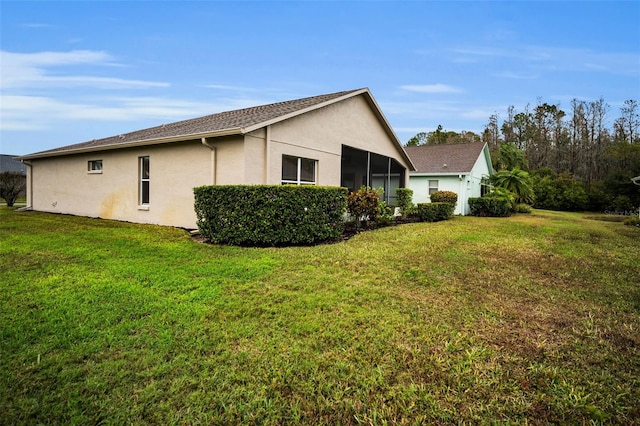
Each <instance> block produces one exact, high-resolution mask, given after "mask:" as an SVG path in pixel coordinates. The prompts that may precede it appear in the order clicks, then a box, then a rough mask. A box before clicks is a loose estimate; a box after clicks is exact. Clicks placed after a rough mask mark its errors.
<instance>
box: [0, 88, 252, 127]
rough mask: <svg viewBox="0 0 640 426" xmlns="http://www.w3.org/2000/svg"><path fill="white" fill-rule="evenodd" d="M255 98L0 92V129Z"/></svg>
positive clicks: (204, 110)
mask: <svg viewBox="0 0 640 426" xmlns="http://www.w3.org/2000/svg"><path fill="white" fill-rule="evenodd" d="M257 104H259V102H257V103H256V100H255V99H251V100H246V99H243V100H237V99H220V100H218V101H217V102H215V103H207V102H194V101H189V100H182V99H173V98H172V99H169V98H164V97H155V96H148V97H107V98H101V99H100V100H99V102H96V101H95V100H94V99H91V100H87V99H77V100H74V101H70V100H64V99H63V100H58V99H54V98H50V97H44V96H25V95H2V96H1V97H0V115H1V116H2V120H1V121H0V129H2V130H32V131H34V130H35V131H39V130H45V129H48V128H51V127H54V126H59V125H60V122H70V123H71V122H74V121H75V122H79V121H96V122H135V121H140V122H144V121H148V120H161V121H166V122H171V121H176V120H181V119H186V118H191V117H198V116H203V115H208V114H213V113H216V112H221V111H228V110H233V109H238V108H244V107H248V106H252V105H257Z"/></svg>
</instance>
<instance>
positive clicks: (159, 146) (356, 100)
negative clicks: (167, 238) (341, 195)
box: [20, 88, 414, 228]
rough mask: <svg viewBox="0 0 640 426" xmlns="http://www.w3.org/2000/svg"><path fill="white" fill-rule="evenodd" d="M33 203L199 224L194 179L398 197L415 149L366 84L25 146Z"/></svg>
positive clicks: (57, 209) (110, 216) (125, 218)
mask: <svg viewBox="0 0 640 426" xmlns="http://www.w3.org/2000/svg"><path fill="white" fill-rule="evenodd" d="M20 159H21V160H22V161H23V162H24V163H25V164H26V165H27V166H28V168H27V205H28V207H30V208H32V209H33V210H39V211H45V212H56V213H67V214H74V215H81V216H89V217H100V218H105V219H116V220H123V221H130V222H138V223H154V224H161V225H170V226H178V227H184V228H195V227H196V215H195V212H194V206H193V204H194V196H193V188H194V187H196V186H201V185H223V184H309V185H327V186H345V187H348V188H349V189H350V190H353V189H357V188H359V187H360V186H361V185H368V186H375V187H380V186H382V187H383V188H385V198H386V199H387V200H388V201H389V202H390V203H393V201H394V199H395V188H398V187H405V186H406V185H407V184H408V172H409V171H411V170H414V168H413V165H412V163H411V161H410V160H409V157H408V156H407V154H406V152H405V151H404V149H403V148H402V145H401V143H400V141H399V140H398V138H397V137H396V135H395V133H394V132H393V130H392V128H391V126H390V125H389V123H388V122H387V120H386V118H385V117H384V114H383V113H382V111H381V110H380V107H379V106H378V104H377V103H376V101H375V99H374V98H373V96H372V94H371V92H370V91H369V89H366V88H364V89H358V90H351V91H345V92H338V93H331V94H326V95H320V96H314V97H310V98H304V99H297V100H292V101H286V102H279V103H274V104H270V105H263V106H257V107H252V108H245V109H241V110H235V111H228V112H222V113H219V114H213V115H209V116H205V117H200V118H195V119H191V120H185V121H180V122H176V123H170V124H165V125H162V126H157V127H153V128H149V129H144V130H139V131H134V132H131V133H126V134H122V135H117V136H113V137H109V138H104V139H97V140H92V141H88V142H84V143H79V144H75V145H69V146H64V147H61V148H56V149H52V150H48V151H42V152H37V153H34V154H29V155H25V156H23V157H20Z"/></svg>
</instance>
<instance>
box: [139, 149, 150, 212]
mask: <svg viewBox="0 0 640 426" xmlns="http://www.w3.org/2000/svg"><path fill="white" fill-rule="evenodd" d="M138 161H139V171H140V189H139V194H140V197H139V200H138V204H140V205H141V206H144V205H148V204H149V157H148V156H146V157H139V158H138Z"/></svg>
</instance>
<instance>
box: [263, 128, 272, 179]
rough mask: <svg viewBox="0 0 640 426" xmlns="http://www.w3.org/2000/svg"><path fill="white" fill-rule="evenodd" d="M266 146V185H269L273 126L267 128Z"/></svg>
mask: <svg viewBox="0 0 640 426" xmlns="http://www.w3.org/2000/svg"><path fill="white" fill-rule="evenodd" d="M264 145H265V146H264V149H265V154H264V183H265V184H266V185H269V184H270V183H271V170H270V167H269V165H270V164H271V126H267V129H266V135H265V144H264Z"/></svg>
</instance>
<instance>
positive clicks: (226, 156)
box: [210, 136, 247, 185]
mask: <svg viewBox="0 0 640 426" xmlns="http://www.w3.org/2000/svg"><path fill="white" fill-rule="evenodd" d="M210 142H211V143H212V144H213V145H214V146H215V148H216V152H215V157H216V160H215V169H216V170H215V174H216V179H215V183H216V185H240V184H244V183H247V181H246V179H245V171H246V169H247V168H246V164H245V147H244V138H243V137H242V136H233V137H225V138H218V139H212V140H211V141H210Z"/></svg>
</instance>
